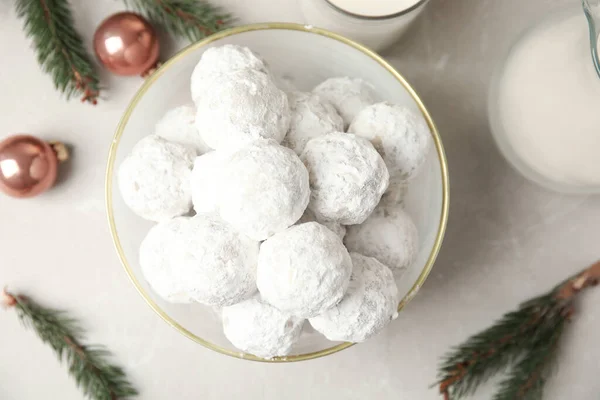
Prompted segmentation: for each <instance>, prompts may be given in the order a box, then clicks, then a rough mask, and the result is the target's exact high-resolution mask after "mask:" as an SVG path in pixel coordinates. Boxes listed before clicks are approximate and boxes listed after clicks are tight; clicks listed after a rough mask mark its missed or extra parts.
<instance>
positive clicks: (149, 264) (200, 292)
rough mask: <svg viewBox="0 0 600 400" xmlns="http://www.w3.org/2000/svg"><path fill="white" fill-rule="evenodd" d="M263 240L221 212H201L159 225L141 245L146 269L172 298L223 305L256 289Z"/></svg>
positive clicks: (160, 292)
mask: <svg viewBox="0 0 600 400" xmlns="http://www.w3.org/2000/svg"><path fill="white" fill-rule="evenodd" d="M257 255H258V242H255V241H253V240H250V239H249V238H248V237H245V236H244V235H241V234H239V233H237V232H235V231H234V230H233V229H232V228H231V226H229V225H228V224H226V223H225V222H224V221H222V220H221V219H219V218H218V217H216V216H213V215H208V214H197V215H195V216H194V217H191V218H190V217H178V218H175V219H172V220H170V221H165V222H162V223H160V224H157V225H155V226H154V227H152V229H150V231H149V232H148V235H147V236H146V238H145V239H144V241H143V242H142V245H141V247H140V265H141V267H142V273H143V274H144V276H145V277H146V280H147V281H148V283H149V284H150V286H151V287H152V289H153V290H154V291H155V292H156V293H157V294H158V295H159V296H161V297H162V298H164V299H165V300H168V301H173V302H178V301H187V302H189V301H196V302H199V303H202V304H206V305H209V306H216V307H222V306H226V305H231V304H236V303H239V302H240V301H242V300H245V299H248V298H249V297H251V296H252V295H253V294H254V293H255V292H256V283H255V281H256V262H257Z"/></svg>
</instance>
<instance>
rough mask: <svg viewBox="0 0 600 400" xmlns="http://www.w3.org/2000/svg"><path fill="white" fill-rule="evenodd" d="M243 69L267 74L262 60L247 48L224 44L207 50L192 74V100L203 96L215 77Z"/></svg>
mask: <svg viewBox="0 0 600 400" xmlns="http://www.w3.org/2000/svg"><path fill="white" fill-rule="evenodd" d="M244 69H253V70H256V71H261V72H264V73H268V69H267V66H266V63H265V62H264V61H263V59H262V58H260V56H259V55H257V54H256V53H254V52H253V51H252V50H250V49H249V48H247V47H243V46H237V45H234V44H226V45H224V46H219V47H211V48H209V49H207V50H206V51H205V52H204V53H203V54H202V57H201V58H200V62H199V63H198V64H197V65H196V67H195V68H194V71H193V72H192V78H191V84H190V89H191V92H192V99H193V100H194V101H197V100H198V99H199V98H200V97H201V96H203V95H205V94H206V89H207V87H209V86H210V85H211V81H212V80H213V79H214V77H215V76H218V75H221V74H228V73H230V72H235V71H241V70H244Z"/></svg>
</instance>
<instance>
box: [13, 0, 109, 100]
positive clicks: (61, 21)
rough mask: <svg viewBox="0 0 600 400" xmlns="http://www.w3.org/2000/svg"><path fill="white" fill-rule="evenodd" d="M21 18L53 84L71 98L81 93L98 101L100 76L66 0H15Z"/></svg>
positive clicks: (41, 63) (84, 97)
mask: <svg viewBox="0 0 600 400" xmlns="http://www.w3.org/2000/svg"><path fill="white" fill-rule="evenodd" d="M15 4H16V10H17V15H18V16H19V18H21V19H23V21H24V29H25V33H26V34H27V36H29V37H30V38H31V39H32V42H33V47H34V49H35V51H36V53H37V59H38V62H39V64H40V65H41V67H42V69H43V71H44V72H46V73H48V74H49V75H50V76H52V80H53V81H54V86H55V87H56V88H57V89H58V90H60V91H61V92H62V93H64V94H65V96H66V98H67V99H69V98H70V97H71V96H73V95H74V94H80V95H81V96H82V98H81V100H82V101H87V102H89V103H92V104H96V102H97V98H98V95H99V93H100V89H99V77H98V74H97V72H96V71H95V69H94V66H93V64H92V62H91V61H90V60H91V58H90V56H89V55H88V52H87V50H86V48H85V45H84V43H83V40H82V38H81V36H80V35H79V33H77V31H76V30H75V24H74V21H73V15H72V14H71V9H70V6H69V2H68V1H67V0H16V3H15Z"/></svg>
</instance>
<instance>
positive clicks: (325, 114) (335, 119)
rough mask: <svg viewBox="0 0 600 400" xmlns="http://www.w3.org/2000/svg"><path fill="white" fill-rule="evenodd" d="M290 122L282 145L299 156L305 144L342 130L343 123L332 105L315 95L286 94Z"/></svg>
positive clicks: (302, 93)
mask: <svg viewBox="0 0 600 400" xmlns="http://www.w3.org/2000/svg"><path fill="white" fill-rule="evenodd" d="M288 99H289V103H290V109H291V112H292V120H291V122H290V129H289V131H288V133H287V135H286V136H285V139H283V143H282V144H283V145H284V146H286V147H289V148H290V149H292V150H294V151H295V152H296V154H298V155H300V154H301V153H302V151H303V150H304V146H306V143H307V142H308V141H309V140H310V139H312V138H315V137H318V136H323V135H326V134H328V133H331V132H338V131H342V130H343V129H344V121H343V120H342V117H340V115H339V114H338V112H337V111H336V110H335V108H334V107H333V105H331V103H329V102H328V101H327V100H325V99H323V98H321V96H319V95H318V94H316V93H305V92H292V93H289V94H288Z"/></svg>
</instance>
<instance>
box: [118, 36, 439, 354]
mask: <svg viewBox="0 0 600 400" xmlns="http://www.w3.org/2000/svg"><path fill="white" fill-rule="evenodd" d="M288 86H289V85H288ZM280 87H283V83H282V81H281V80H280V79H278V78H277V77H276V76H274V75H273V74H272V72H271V71H270V70H269V68H268V65H267V63H266V62H265V61H264V60H263V59H262V58H261V57H260V56H258V55H257V54H255V53H254V52H252V51H251V50H250V49H248V48H245V47H240V46H235V45H225V46H221V47H212V48H209V49H208V50H206V51H205V52H204V54H203V55H202V58H201V60H200V62H199V63H198V65H197V66H196V68H195V69H194V71H193V74H192V76H191V97H192V99H193V104H190V105H183V106H180V107H177V108H175V109H173V110H170V111H169V112H167V113H166V114H165V115H164V116H163V117H162V118H161V119H160V121H159V122H158V123H157V124H156V127H155V131H154V132H153V133H152V134H151V135H149V136H146V137H144V138H143V139H142V140H140V141H139V142H138V143H137V144H136V145H135V146H134V148H133V150H132V152H131V154H129V155H128V157H127V158H126V159H125V160H124V161H123V162H122V164H121V165H120V166H119V170H118V183H119V188H120V191H121V195H122V197H123V199H124V201H125V203H126V204H127V205H128V206H129V208H130V209H131V210H132V211H133V212H134V213H136V214H137V215H139V216H140V217H142V218H145V219H147V220H151V221H155V222H156V225H154V226H153V227H152V228H151V229H150V231H149V232H148V234H147V236H146V237H145V239H144V240H143V242H142V244H141V246H140V265H141V267H142V272H143V273H144V276H145V278H146V280H147V281H148V283H149V284H150V286H151V287H152V289H153V290H154V291H155V292H156V294H158V295H159V296H160V297H162V298H163V299H164V300H166V301H169V302H173V303H200V304H204V305H207V306H211V307H215V308H217V309H219V310H220V312H221V313H222V317H223V318H222V320H223V328H224V332H225V335H226V337H227V338H228V339H229V340H230V341H231V342H232V344H233V345H234V346H236V347H237V348H239V349H240V350H242V351H245V352H248V353H251V354H254V355H257V356H259V357H264V358H272V357H276V356H285V355H287V354H289V353H290V352H292V347H293V345H294V343H295V342H296V341H297V340H298V338H299V337H300V334H301V332H302V326H303V324H304V323H305V321H306V320H308V321H309V322H310V324H311V325H312V326H313V328H314V329H315V330H317V331H318V332H320V333H322V334H323V335H325V336H326V337H327V338H328V339H330V340H333V341H350V342H361V341H364V340H366V339H368V338H369V337H371V336H373V335H375V334H376V333H378V332H380V331H381V330H382V329H383V328H384V327H385V326H386V325H387V324H388V323H389V322H390V321H391V320H392V319H393V318H395V316H396V315H397V312H396V310H397V305H398V301H399V298H398V290H397V287H396V279H399V278H400V275H401V273H402V272H403V271H404V270H405V269H406V268H408V267H409V266H410V264H411V263H412V262H413V261H414V259H415V256H416V254H417V253H418V246H419V240H418V232H417V228H416V227H415V224H414V223H413V221H412V220H411V217H410V216H409V215H408V214H407V213H406V212H405V211H404V209H403V208H402V205H401V202H400V201H399V199H398V196H397V193H399V192H400V190H399V189H398V188H404V187H406V186H407V185H409V184H410V181H411V179H412V178H413V177H414V176H415V175H416V174H417V173H418V171H419V169H420V167H421V166H422V165H423V163H424V162H425V160H426V158H427V157H428V154H429V151H430V147H431V134H430V131H429V127H428V125H427V123H426V121H425V120H424V119H423V117H422V116H421V115H419V114H416V113H414V112H413V111H411V110H409V109H408V108H405V107H403V106H400V105H396V104H391V103H388V102H381V101H379V99H378V96H377V93H376V92H375V91H374V88H373V87H372V86H371V85H370V84H369V83H368V82H365V81H363V80H361V79H357V78H348V77H336V78H331V79H327V80H326V81H324V82H323V83H321V84H319V85H318V86H317V87H315V88H314V89H313V90H312V91H311V92H300V91H296V90H289V88H287V89H286V90H285V91H284V90H282V89H280Z"/></svg>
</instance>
